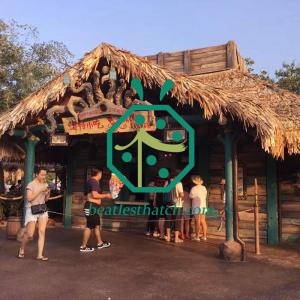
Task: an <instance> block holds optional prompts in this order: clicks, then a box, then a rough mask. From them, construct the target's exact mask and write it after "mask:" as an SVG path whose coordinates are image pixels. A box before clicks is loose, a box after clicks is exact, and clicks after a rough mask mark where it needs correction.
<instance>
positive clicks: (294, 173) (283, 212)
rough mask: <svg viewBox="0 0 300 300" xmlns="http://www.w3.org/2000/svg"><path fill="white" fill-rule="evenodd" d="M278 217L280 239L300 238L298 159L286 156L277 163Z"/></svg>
mask: <svg viewBox="0 0 300 300" xmlns="http://www.w3.org/2000/svg"><path fill="white" fill-rule="evenodd" d="M278 171H279V172H278V173H279V174H278V179H279V218H280V220H281V222H280V237H281V240H282V241H294V240H297V239H300V159H299V157H297V156H292V157H286V158H285V161H284V162H279V163H278Z"/></svg>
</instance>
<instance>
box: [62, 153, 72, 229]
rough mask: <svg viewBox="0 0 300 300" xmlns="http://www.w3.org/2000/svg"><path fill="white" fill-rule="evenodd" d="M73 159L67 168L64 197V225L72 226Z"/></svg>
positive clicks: (69, 161) (70, 159) (66, 226)
mask: <svg viewBox="0 0 300 300" xmlns="http://www.w3.org/2000/svg"><path fill="white" fill-rule="evenodd" d="M73 169H74V165H73V161H72V158H71V157H70V158H69V160H68V165H67V170H66V190H65V199H64V227H65V228H71V227H72V216H71V214H72V175H73Z"/></svg>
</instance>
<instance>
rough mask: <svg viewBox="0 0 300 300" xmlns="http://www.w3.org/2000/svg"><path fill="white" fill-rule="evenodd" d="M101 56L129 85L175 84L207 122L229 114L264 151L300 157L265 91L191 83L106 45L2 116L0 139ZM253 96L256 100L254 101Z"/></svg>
mask: <svg viewBox="0 0 300 300" xmlns="http://www.w3.org/2000/svg"><path fill="white" fill-rule="evenodd" d="M101 57H105V58H106V59H107V60H108V61H110V62H111V63H112V65H113V66H114V67H115V68H116V70H117V72H118V74H119V75H120V76H122V77H123V78H125V79H126V80H128V81H130V79H131V78H132V77H137V78H139V79H140V80H142V81H143V84H144V85H145V86H146V87H149V88H153V87H161V86H162V84H163V83H164V82H165V80H167V79H171V80H173V81H174V84H175V85H174V88H173V89H172V91H171V93H172V96H173V97H174V98H176V99H177V101H179V102H181V103H184V104H189V105H193V104H194V101H197V102H199V104H200V106H201V108H202V109H203V113H204V117H205V118H207V119H210V118H211V117H213V116H219V117H220V118H222V117H223V116H224V115H225V114H230V115H231V116H232V117H233V118H234V119H237V120H239V121H241V122H242V123H243V124H244V125H245V129H247V128H249V127H253V128H255V129H256V131H257V135H258V137H259V138H260V140H261V145H262V148H263V149H264V150H265V151H267V152H270V153H271V154H272V155H274V156H275V157H279V156H281V157H283V148H284V147H287V148H288V150H289V152H290V153H299V152H300V147H299V143H298V139H297V138H296V139H295V141H296V142H297V144H296V146H295V144H293V143H291V140H289V142H287V141H288V140H287V138H286V137H285V136H284V130H283V123H282V119H281V118H280V117H279V116H278V114H277V113H276V111H275V110H274V108H273V107H272V106H270V105H269V106H266V105H265V103H264V101H262V100H260V98H258V97H259V96H260V93H262V94H264V93H265V97H267V98H268V91H269V90H268V91H267V90H264V89H263V90H262V91H261V92H259V93H257V94H254V93H252V92H251V90H248V91H245V92H244V93H243V91H242V90H239V91H238V92H237V91H234V90H231V89H229V88H220V87H218V86H217V84H215V83H214V81H213V80H212V81H209V79H207V78H206V79H205V78H202V79H201V78H200V79H199V78H193V77H192V76H189V75H186V74H178V73H175V72H172V71H170V70H169V69H167V68H164V67H162V66H158V65H157V64H155V63H152V62H150V61H149V60H147V59H146V58H142V57H139V56H136V55H134V54H132V53H130V52H128V51H125V50H121V49H117V48H116V47H114V46H111V45H108V44H101V45H100V46H98V47H97V48H95V49H94V50H92V51H91V52H89V53H87V54H86V55H85V56H84V57H83V59H82V60H80V61H79V62H78V63H77V64H75V65H74V66H73V67H71V68H69V69H68V70H66V71H65V72H64V73H62V74H60V75H59V76H57V77H56V78H55V79H53V80H52V81H50V82H49V83H47V84H46V85H45V86H44V87H42V88H41V89H40V90H38V91H36V92H35V93H33V94H31V95H29V96H28V97H27V98H25V99H24V100H22V101H21V102H20V103H19V104H18V105H16V106H15V107H14V108H13V109H12V110H11V111H9V112H7V113H5V114H4V115H2V116H1V119H0V136H1V135H3V134H4V133H5V132H7V131H8V130H10V129H13V128H15V127H19V126H22V125H23V124H26V122H27V121H28V120H29V119H32V118H36V117H38V115H39V113H40V112H41V111H43V110H44V109H46V108H47V107H49V106H51V105H53V104H55V103H56V102H58V101H60V100H61V98H62V97H63V96H64V94H65V92H66V89H67V86H66V85H65V84H64V77H65V75H66V74H69V75H70V76H71V77H72V76H75V74H76V73H78V70H79V71H80V75H81V77H82V78H83V80H86V79H87V78H88V77H89V75H90V74H91V72H93V71H94V70H95V69H96V67H97V65H98V63H99V61H100V58H101ZM225 72H227V71H225ZM239 72H241V71H239ZM245 76H249V75H245ZM245 78H246V77H245ZM208 83H209V84H208ZM229 84H230V83H229ZM261 86H262V85H259V86H258V87H257V89H260V87H261ZM271 90H272V91H273V93H269V96H270V97H280V98H281V100H282V102H285V101H288V102H289V100H288V99H289V98H290V97H293V98H294V99H299V97H297V96H295V95H292V94H290V93H287V92H286V93H287V94H284V92H283V91H280V90H278V96H276V93H277V92H276V91H275V88H274V89H271ZM284 95H286V96H284ZM253 96H255V97H254V98H253Z"/></svg>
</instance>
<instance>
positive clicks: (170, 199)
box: [163, 181, 176, 206]
mask: <svg viewBox="0 0 300 300" xmlns="http://www.w3.org/2000/svg"><path fill="white" fill-rule="evenodd" d="M169 183H170V181H168V184H169ZM175 188H176V186H175V187H174V188H172V190H171V191H170V192H168V193H164V194H163V205H164V206H174V205H175V204H176V190H175Z"/></svg>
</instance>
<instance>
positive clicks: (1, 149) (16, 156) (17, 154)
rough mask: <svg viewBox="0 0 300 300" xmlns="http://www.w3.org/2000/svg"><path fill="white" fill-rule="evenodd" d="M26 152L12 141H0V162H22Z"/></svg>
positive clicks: (4, 139) (3, 139)
mask: <svg viewBox="0 0 300 300" xmlns="http://www.w3.org/2000/svg"><path fill="white" fill-rule="evenodd" d="M24 159H25V151H24V150H23V149H22V147H20V146H19V145H18V144H16V143H14V142H13V141H11V140H8V139H6V138H2V139H1V141H0V161H22V160H24Z"/></svg>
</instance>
